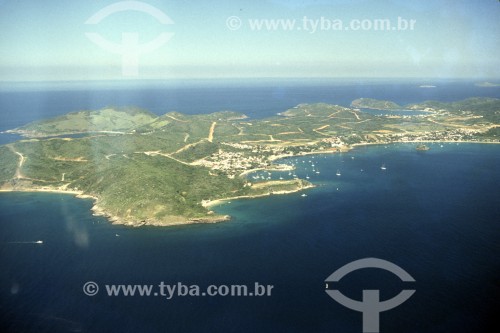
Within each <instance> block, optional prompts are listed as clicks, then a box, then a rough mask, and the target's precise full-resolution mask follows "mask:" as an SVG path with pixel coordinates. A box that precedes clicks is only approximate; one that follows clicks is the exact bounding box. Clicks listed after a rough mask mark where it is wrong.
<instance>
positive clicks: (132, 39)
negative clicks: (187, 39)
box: [85, 1, 174, 76]
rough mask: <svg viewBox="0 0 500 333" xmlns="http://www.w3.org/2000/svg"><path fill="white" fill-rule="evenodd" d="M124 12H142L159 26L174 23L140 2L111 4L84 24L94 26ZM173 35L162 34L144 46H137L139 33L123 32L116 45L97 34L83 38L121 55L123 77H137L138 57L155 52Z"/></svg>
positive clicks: (156, 10) (168, 33) (90, 34)
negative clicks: (159, 24) (119, 42)
mask: <svg viewBox="0 0 500 333" xmlns="http://www.w3.org/2000/svg"><path fill="white" fill-rule="evenodd" d="M124 11H138V12H143V13H146V14H149V15H151V16H152V17H154V18H155V19H156V20H157V21H158V22H159V23H161V24H164V25H167V24H174V21H172V19H171V18H170V17H168V16H167V15H166V14H165V13H163V12H162V11H161V10H159V9H158V8H156V7H153V6H151V5H149V4H147V3H144V2H140V1H120V2H116V3H114V4H111V5H109V6H107V7H104V8H103V9H101V10H100V11H98V12H97V13H95V14H94V15H92V17H90V18H89V19H88V20H87V21H86V22H85V24H92V25H95V24H98V23H99V22H101V21H102V20H103V19H105V18H106V17H108V16H110V15H112V14H115V13H118V12H124ZM173 35H174V34H173V33H171V32H162V33H161V34H160V35H159V36H158V37H156V38H155V39H153V40H152V41H150V42H148V43H145V44H139V33H137V32H124V33H122V43H121V44H116V43H112V42H110V41H108V40H106V39H104V38H103V37H102V36H101V35H100V34H98V33H93V32H87V33H85V36H87V38H88V39H90V40H91V41H92V42H93V43H95V44H97V45H98V46H99V47H101V48H102V49H104V50H106V51H108V52H111V53H117V54H121V56H122V74H123V75H124V76H137V75H138V74H139V56H140V55H141V54H146V53H151V52H153V51H155V50H157V49H158V48H160V47H161V46H162V45H163V44H165V43H166V42H168V41H169V40H170V38H172V36H173Z"/></svg>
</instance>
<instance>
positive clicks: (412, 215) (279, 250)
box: [0, 82, 500, 333]
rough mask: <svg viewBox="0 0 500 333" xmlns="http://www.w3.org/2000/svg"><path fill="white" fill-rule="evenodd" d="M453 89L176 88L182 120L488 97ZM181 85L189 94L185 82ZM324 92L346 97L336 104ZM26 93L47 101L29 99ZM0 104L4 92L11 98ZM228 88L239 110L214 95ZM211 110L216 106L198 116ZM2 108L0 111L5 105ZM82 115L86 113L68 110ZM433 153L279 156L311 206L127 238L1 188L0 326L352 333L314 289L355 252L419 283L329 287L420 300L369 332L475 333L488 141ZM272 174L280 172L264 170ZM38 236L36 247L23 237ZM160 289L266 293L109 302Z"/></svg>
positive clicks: (484, 316) (294, 199) (488, 240)
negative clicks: (374, 101) (89, 288)
mask: <svg viewBox="0 0 500 333" xmlns="http://www.w3.org/2000/svg"><path fill="white" fill-rule="evenodd" d="M422 84H423V83H422ZM450 85H451V86H447V88H444V87H443V88H442V90H440V91H441V92H443V91H446V92H447V93H443V94H444V95H442V96H440V95H439V94H438V93H437V92H431V90H433V89H438V88H418V86H415V84H408V86H406V88H405V87H404V86H399V85H397V84H387V83H383V84H382V83H377V84H374V85H371V86H370V85H368V86H365V87H357V88H353V87H355V86H352V85H351V86H343V85H339V86H335V87H330V88H328V87H327V86H324V87H323V88H322V90H321V89H319V88H317V87H316V88H314V89H313V88H310V89H309V88H308V87H310V85H305V86H303V87H302V88H300V87H298V86H293V85H287V84H283V87H284V88H283V89H281V90H280V89H278V90H276V91H281V93H277V92H275V93H273V92H272V91H274V90H273V89H274V88H271V87H270V86H269V87H268V88H265V87H262V86H257V87H255V88H252V87H240V88H234V89H235V91H237V93H236V92H235V91H233V92H230V93H229V92H228V91H227V89H222V88H221V87H214V88H210V89H215V90H218V89H220V91H219V93H218V94H219V95H214V94H215V93H214V90H210V89H209V88H207V89H209V90H208V91H205V93H204V94H201V95H200V96H204V97H203V98H201V99H200V100H197V101H193V100H194V98H192V99H191V100H190V101H186V103H187V104H185V105H184V104H183V103H181V102H179V101H180V100H182V98H181V97H180V96H181V95H182V94H180V93H179V94H178V95H176V96H177V97H178V99H177V102H176V103H179V104H177V108H179V109H178V111H184V112H188V111H189V112H192V113H198V112H212V111H216V110H219V109H224V108H226V105H227V107H228V108H230V109H232V110H235V111H242V112H245V113H249V115H250V116H252V117H263V116H265V115H270V114H275V113H276V112H280V111H283V109H286V108H288V107H291V106H294V105H296V104H298V103H301V102H312V101H323V102H332V103H337V104H342V105H346V103H347V102H349V103H350V100H352V99H354V98H352V97H354V96H355V98H358V97H374V96H375V94H376V93H380V95H377V97H378V98H383V99H385V98H387V99H392V100H395V101H396V102H398V103H409V102H417V101H420V100H421V97H422V94H423V95H426V94H431V95H432V96H429V97H430V98H432V99H441V100H447V99H451V100H454V99H461V98H466V97H471V96H476V95H477V91H476V90H474V89H478V90H480V89H486V88H471V87H470V84H469V86H467V84H466V83H463V82H462V83H450ZM384 87H385V88H384ZM395 87H396V88H395ZM467 87H468V88H467ZM469 88H470V89H469ZM148 89H149V88H148ZM185 89H186V93H185V94H186V96H187V95H188V93H187V91H190V88H185ZM196 89H201V90H203V89H204V88H203V87H197V88H196ZM238 89H239V90H238ZM252 89H255V90H253V91H252ZM391 89H392V90H391ZM421 90H425V92H422V91H421ZM157 91H161V89H159V90H157ZM332 91H333V92H335V91H337V93H338V94H339V95H342V97H341V98H339V99H338V100H337V101H336V102H334V99H335V98H334V97H332V96H331V95H332V94H333V93H332ZM480 91H482V92H483V93H484V91H487V92H488V93H487V94H490V95H492V97H495V95H496V94H498V90H494V89H493V90H491V89H489V88H488V89H486V90H480ZM191 92H193V90H191ZM292 92H293V93H292ZM367 92H372V94H373V95H368V94H367ZM38 93H39V94H40V96H42V95H43V94H42V92H41V91H40V92H33V91H29V92H27V94H35V95H36V94H38ZM73 93H74V94H76V92H75V91H69V92H68V91H66V92H61V91H55V90H52V91H50V92H46V97H47V98H48V99H49V97H50V96H54V95H58V96H59V98H58V100H59V103H60V104H57V103H56V105H55V106H53V107H49V104H50V103H48V104H47V105H46V106H45V107H43V108H42V107H39V108H40V110H41V111H40V112H35V111H33V110H32V109H31V108H27V109H25V110H27V111H26V113H25V120H26V119H37V117H40V116H41V115H42V114H57V113H58V112H59V110H60V109H63V106H61V105H66V107H67V106H69V105H70V104H72V103H75V104H74V107H69V109H68V108H67V109H66V111H71V110H73V109H77V105H76V104H77V102H78V101H74V100H73V99H72V97H71V96H73V95H72V94H73ZM419 93H420V94H421V95H418V94H419ZM2 94H7V95H9V94H13V95H11V98H13V97H12V96H14V95H16V94H22V92H21V91H16V92H13V91H10V92H2ZM52 94H54V95H52ZM89 94H90V95H88V96H93V95H94V94H93V93H89ZM151 94H153V92H151ZM226 94H227V99H228V100H231V101H235V102H234V103H241V107H239V108H238V107H237V106H236V105H237V104H232V105H231V103H233V102H227V103H228V104H225V103H226V102H224V99H222V98H221V99H218V98H216V96H219V97H220V96H225V95H226ZM273 94H274V95H273ZM415 94H416V95H415ZM484 94H486V93H484ZM111 95H112V94H111ZM133 95H137V96H140V94H139V93H138V92H137V93H134V94H133ZM160 95H161V96H160ZM167 95H168V94H167ZM333 95H334V94H333ZM2 96H4V95H2ZM32 96H34V95H32ZM97 96H107V97H106V98H104V97H102V98H103V100H102V101H101V102H96V101H97V100H99V98H101V97H95V98H94V99H92V100H93V101H94V102H89V100H90V99H89V98H83V97H82V99H83V100H84V101H87V103H96V104H95V105H96V106H98V105H104V104H107V103H113V104H119V101H118V100H113V98H112V97H110V95H107V93H104V92H103V93H102V95H99V94H97ZM165 96H166V95H164V94H163V93H158V95H157V97H156V99H155V100H156V102H152V101H151V100H150V99H149V98H146V97H142V98H144V101H146V102H145V103H144V105H143V104H140V103H139V102H140V100H139V99H137V100H133V101H132V102H133V103H132V104H134V105H139V106H143V107H145V108H148V106H151V104H148V103H158V105H160V100H162V99H164V98H165V100H168V98H166V97H165ZM266 96H267V97H266ZM273 96H275V97H273ZM320 96H324V99H320ZM458 96H460V97H459V98H456V97H458ZM16 98H18V99H21V98H20V97H16ZM130 98H131V99H132V97H130ZM315 98H318V100H314V99H315ZM186 99H187V97H186ZM210 100H211V101H213V104H210V105H209V106H208V105H207V104H206V103H208V101H210ZM1 101H2V102H1V103H2V110H5V106H6V105H7V104H9V103H10V102H8V101H7V102H6V101H5V100H4V99H2V100H1ZM202 101H203V103H202ZM11 102H12V100H11ZM266 102H269V103H267V104H266ZM26 103H28V102H26ZM128 103H131V102H129V101H127V104H128ZM168 103H173V102H166V104H165V105H167V106H166V107H165V109H162V110H159V109H158V110H154V112H156V113H162V112H163V111H166V110H167V109H170V108H171V107H172V105H173V104H168ZM217 103H218V104H217ZM14 104H15V103H14ZM83 104H85V103H83ZM89 105H90V106H92V105H94V104H92V105H91V104H85V105H83V106H80V107H78V108H87V107H88V106H89ZM197 105H198V106H199V107H198V108H197ZM203 105H204V106H203ZM17 107H19V109H18V110H21V106H19V105H18V106H17ZM66 107H64V108H66ZM92 108H93V107H92ZM22 110H24V109H22ZM196 111H198V112H196ZM51 112H53V113H51ZM2 117H5V114H4V113H2ZM12 117H14V116H12ZM16 117H21V116H19V115H16ZM14 118H15V117H14ZM14 118H12V119H14ZM21 118H22V117H21ZM16 119H17V118H16ZM16 119H14V120H13V121H14V122H16V121H19V120H16ZM3 124H4V123H3V122H2V126H3ZM430 147H431V150H429V151H425V152H418V151H416V150H415V145H413V144H392V145H387V146H384V145H376V146H364V147H356V148H355V149H354V150H352V151H351V152H348V153H342V154H329V155H314V156H306V157H301V158H292V159H287V160H284V161H283V162H285V163H293V164H295V165H296V166H297V171H296V173H297V176H299V177H301V178H305V177H309V178H310V179H309V180H310V181H311V182H313V183H314V184H315V185H317V186H316V187H315V188H313V189H310V190H307V191H306V192H305V193H306V194H307V196H302V193H294V194H289V195H275V196H271V197H264V198H258V199H248V200H235V201H234V200H233V201H231V202H230V203H225V204H223V205H221V206H218V207H217V208H216V211H217V212H218V213H221V214H229V215H231V216H232V217H233V218H232V220H231V221H230V222H224V223H217V224H208V225H203V224H199V225H186V226H176V227H169V228H156V227H141V228H126V227H123V226H114V225H110V224H109V223H108V222H107V221H106V220H105V219H103V218H101V217H94V216H92V214H91V212H90V207H91V206H92V203H91V201H90V200H82V199H76V198H74V197H72V196H70V195H62V194H47V193H31V194H30V193H1V194H0V267H1V272H0V286H1V287H0V325H1V326H0V331H1V332H256V331H257V332H341V333H349V332H362V314H361V313H360V312H356V311H353V310H350V309H348V308H346V307H343V306H342V305H340V304H339V303H337V302H335V301H334V300H333V299H331V298H330V297H329V296H328V295H327V294H326V293H325V279H327V277H328V276H330V274H332V273H333V272H334V271H336V270H337V269H338V268H340V267H342V266H344V265H345V264H348V263H350V262H352V261H355V260H358V259H363V258H379V259H383V260H387V261H389V262H392V263H394V264H396V265H398V266H400V267H401V268H403V269H404V270H405V271H407V272H408V273H409V274H410V275H411V276H412V277H413V278H414V279H415V281H416V282H414V283H408V282H402V281H400V279H399V278H398V277H396V276H395V275H393V274H391V273H389V272H387V271H384V270H381V269H372V268H368V269H363V270H359V271H356V272H352V273H350V274H348V275H346V276H345V277H344V278H343V279H342V280H341V281H340V282H339V284H338V285H337V287H338V289H339V290H340V291H341V292H342V293H344V294H345V295H346V296H348V297H350V298H352V299H357V300H361V299H362V291H363V290H367V289H376V290H380V297H381V299H382V300H386V299H390V298H392V297H394V296H395V295H397V294H398V293H399V292H400V291H401V290H402V289H414V290H416V292H415V294H414V295H413V296H412V297H411V298H410V299H409V300H408V301H406V302H405V303H403V304H402V305H400V306H398V307H396V308H394V309H392V310H389V311H387V312H382V313H381V314H380V331H381V332H398V333H401V332H409V333H417V332H419V333H420V332H431V333H432V332H436V333H437V332H482V331H487V329H486V328H487V324H489V323H492V322H493V323H494V319H495V315H496V309H498V306H499V305H500V304H499V303H500V302H499V299H500V261H499V259H498V253H499V250H500V244H499V243H498V239H499V237H500V227H499V224H498V221H499V220H500V219H499V217H500V197H499V195H498V188H499V185H500V174H499V173H498V168H499V166H500V154H499V153H500V147H499V146H498V145H493V144H464V143H461V144H456V143H443V144H441V143H436V144H431V145H430ZM312 164H314V167H313V166H312ZM382 165H385V167H386V170H382V169H381V166H382ZM313 168H314V171H313ZM337 171H339V172H340V173H341V175H340V176H337V175H336V173H337ZM316 172H320V173H316ZM257 175H258V174H255V175H251V176H257ZM266 176H267V174H266ZM280 176H281V177H284V178H286V177H290V176H289V175H288V173H272V175H271V177H273V179H276V178H277V177H280ZM38 240H43V244H37V243H34V242H36V241H38ZM88 281H93V282H95V283H97V284H98V285H99V287H100V290H99V293H98V294H97V295H95V296H87V295H86V294H85V293H84V292H83V290H82V287H83V285H84V284H85V283H86V282H88ZM162 281H163V282H164V283H165V284H172V285H174V284H177V283H182V284H183V285H200V286H202V287H203V288H205V287H207V286H209V285H230V284H238V285H242V284H247V285H249V286H253V285H254V284H255V283H256V282H258V283H259V284H260V285H272V286H273V289H272V294H271V295H270V296H254V297H231V296H215V297H209V296H205V297H203V296H200V297H194V296H192V297H181V296H178V297H173V298H171V299H167V298H166V297H162V296H157V297H155V296H150V297H146V296H142V297H141V296H137V295H136V296H128V297H126V296H115V297H112V296H107V295H106V289H105V285H111V284H115V285H119V284H134V285H135V284H140V285H149V284H151V285H158V284H159V283H161V282H162Z"/></svg>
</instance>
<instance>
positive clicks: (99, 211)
mask: <svg viewBox="0 0 500 333" xmlns="http://www.w3.org/2000/svg"><path fill="white" fill-rule="evenodd" d="M14 192H17V193H53V194H67V195H72V196H74V197H75V198H78V199H91V200H93V206H92V208H90V211H91V212H92V215H93V216H102V217H104V218H106V220H108V222H109V223H111V224H117V225H125V226H130V227H140V226H146V225H147V226H159V227H166V226H174V225H186V224H196V223H218V222H224V221H229V220H230V219H231V217H230V216H229V215H214V216H205V217H193V218H186V217H182V216H171V220H169V221H164V220H156V219H146V220H142V221H139V220H137V219H126V218H123V217H120V216H116V215H113V214H110V213H109V212H107V211H106V210H105V209H103V208H102V207H100V206H99V205H98V202H99V198H98V197H96V196H93V195H89V194H84V193H83V192H82V191H74V190H63V189H49V188H36V187H31V188H13V187H12V188H8V187H5V186H4V187H2V188H0V193H14ZM209 214H213V212H212V213H210V212H209Z"/></svg>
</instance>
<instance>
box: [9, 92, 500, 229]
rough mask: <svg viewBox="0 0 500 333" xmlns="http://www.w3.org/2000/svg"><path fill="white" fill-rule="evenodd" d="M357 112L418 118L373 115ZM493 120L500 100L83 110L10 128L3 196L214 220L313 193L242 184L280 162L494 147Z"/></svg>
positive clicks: (170, 220)
mask: <svg viewBox="0 0 500 333" xmlns="http://www.w3.org/2000/svg"><path fill="white" fill-rule="evenodd" d="M363 108H370V109H379V110H388V111H391V110H398V109H404V110H410V111H426V113H425V114H422V113H419V112H417V113H415V114H413V113H412V112H408V113H406V114H405V115H398V114H392V113H390V114H388V115H372V114H369V113H366V112H363V111H362V110H361V109H363ZM499 120H500V100H499V99H493V98H470V99H466V100H463V101H457V102H452V103H444V102H437V101H426V102H422V103H419V104H410V105H405V106H400V105H398V104H396V103H394V102H391V101H380V100H375V99H369V98H361V99H357V100H355V101H353V102H352V104H351V107H350V108H347V107H342V106H338V105H330V104H323V103H318V104H300V105H297V106H296V107H294V108H291V109H289V110H286V111H284V112H282V113H280V114H279V115H277V116H275V117H271V118H267V119H257V120H251V119H248V118H247V117H246V116H245V115H243V114H240V113H236V112H230V111H224V112H217V113H212V114H201V115H185V114H181V113H178V112H170V113H167V114H165V115H162V116H157V115H155V114H153V113H151V112H148V111H146V110H141V109H138V108H112V107H110V108H105V109H102V110H97V111H80V112H73V113H68V114H66V115H63V116H59V117H56V118H52V119H45V120H41V121H36V122H33V123H30V124H27V125H25V126H22V127H19V128H16V129H13V130H10V131H8V132H9V133H17V134H21V135H23V136H24V137H26V139H25V140H21V141H18V142H15V143H11V144H7V145H3V146H0V161H1V162H0V184H1V188H0V189H1V190H2V191H45V192H51V191H54V192H63V193H71V194H75V195H78V196H79V197H83V198H92V199H93V200H94V201H95V205H94V207H93V211H94V213H95V214H96V215H103V216H106V217H107V218H108V219H109V220H111V221H112V222H113V223H118V224H125V225H131V226H140V225H157V226H167V225H174V224H184V223H210V222H219V221H225V220H228V219H229V218H230V217H229V216H221V215H217V214H216V213H214V212H213V211H212V210H211V207H212V206H214V205H216V204H219V203H221V202H223V201H224V200H230V199H237V198H253V197H259V196H268V195H280V194H285V193H293V192H297V191H302V190H304V189H307V188H310V187H313V185H312V184H311V183H310V182H308V181H307V180H303V179H298V178H294V179H288V180H285V179H283V180H270V181H254V178H253V177H247V175H248V174H250V173H252V172H253V171H256V170H269V171H270V170H283V171H284V170H286V171H289V170H290V169H291V166H290V165H288V164H281V163H279V160H280V159H282V158H285V157H292V156H303V155H306V154H318V153H338V152H344V151H348V150H349V149H351V148H352V147H354V146H356V145H363V144H387V143H393V142H416V143H423V142H429V141H452V142H491V143H498V142H499V140H500V127H499V126H500V125H499V124H500V121H499ZM420 149H422V150H423V148H420Z"/></svg>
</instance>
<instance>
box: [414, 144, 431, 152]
mask: <svg viewBox="0 0 500 333" xmlns="http://www.w3.org/2000/svg"><path fill="white" fill-rule="evenodd" d="M416 149H417V150H418V151H426V150H429V149H431V148H429V147H428V146H426V145H424V144H421V145H418V146H417V148H416Z"/></svg>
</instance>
